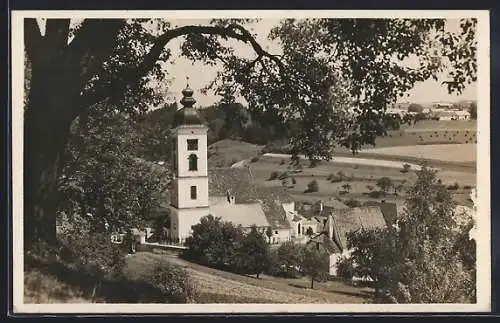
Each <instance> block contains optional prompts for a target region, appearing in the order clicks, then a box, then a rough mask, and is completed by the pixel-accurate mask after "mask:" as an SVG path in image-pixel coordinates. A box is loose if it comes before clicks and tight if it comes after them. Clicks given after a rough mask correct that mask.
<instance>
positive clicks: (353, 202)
mask: <svg viewBox="0 0 500 323" xmlns="http://www.w3.org/2000/svg"><path fill="white" fill-rule="evenodd" d="M344 204H345V205H347V206H348V207H351V208H353V207H359V206H361V202H360V201H358V200H355V199H353V198H350V199H348V200H346V201H344Z"/></svg>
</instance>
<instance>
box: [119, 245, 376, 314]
mask: <svg viewBox="0 0 500 323" xmlns="http://www.w3.org/2000/svg"><path fill="white" fill-rule="evenodd" d="M160 261H167V262H169V263H171V264H175V265H179V266H182V267H184V268H185V269H186V270H187V272H188V273H189V275H190V276H191V277H192V279H193V280H194V281H195V284H196V285H197V286H198V287H199V292H200V297H199V299H198V300H197V302H200V303H289V304H293V303H351V304H353V303H364V302H367V301H368V300H369V299H370V297H371V293H372V290H371V289H370V288H366V287H355V286H351V285H347V284H345V283H342V282H337V281H328V282H324V283H315V289H313V290H311V289H309V288H308V286H309V284H310V281H309V279H307V278H303V279H286V278H276V277H270V276H265V275H264V276H261V278H259V279H256V278H254V277H250V276H244V275H238V274H233V273H229V272H225V271H220V270H216V269H213V268H209V267H205V266H201V265H198V264H194V263H191V262H187V261H185V260H182V259H179V258H177V257H176V256H175V255H174V254H153V253H149V252H139V253H137V254H135V255H133V256H131V257H130V258H128V261H127V267H126V269H125V270H126V273H127V275H128V276H130V277H136V278H137V279H140V277H141V275H144V273H145V272H146V271H147V270H148V269H150V268H152V267H153V265H154V264H155V263H158V262H160Z"/></svg>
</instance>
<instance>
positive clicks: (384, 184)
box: [376, 176, 393, 193]
mask: <svg viewBox="0 0 500 323" xmlns="http://www.w3.org/2000/svg"><path fill="white" fill-rule="evenodd" d="M376 185H377V186H378V187H379V188H380V190H381V191H382V192H383V193H387V192H388V191H389V189H390V188H391V187H392V186H393V183H392V180H391V179H390V178H389V177H385V176H384V177H381V178H379V179H378V180H377V184H376Z"/></svg>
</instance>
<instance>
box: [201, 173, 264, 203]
mask: <svg viewBox="0 0 500 323" xmlns="http://www.w3.org/2000/svg"><path fill="white" fill-rule="evenodd" d="M228 190H229V191H230V192H231V194H234V195H235V201H236V203H247V202H252V201H254V200H255V195H256V193H255V187H254V185H253V183H252V177H251V174H250V171H249V170H248V168H247V167H242V168H213V169H210V170H209V171H208V194H209V196H226V194H227V191H228Z"/></svg>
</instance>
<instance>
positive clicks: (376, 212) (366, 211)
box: [332, 206, 386, 249]
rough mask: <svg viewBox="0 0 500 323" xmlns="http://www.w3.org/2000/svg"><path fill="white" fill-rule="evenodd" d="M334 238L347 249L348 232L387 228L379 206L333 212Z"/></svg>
mask: <svg viewBox="0 0 500 323" xmlns="http://www.w3.org/2000/svg"><path fill="white" fill-rule="evenodd" d="M332 218H333V225H334V231H335V234H334V240H336V242H337V243H338V245H339V246H340V247H341V248H342V249H347V234H348V233H349V232H353V231H357V230H361V229H379V228H385V227H386V222H385V219H384V215H383V213H382V211H381V209H380V207H377V206H363V207H355V208H351V209H345V210H337V211H336V212H333V213H332Z"/></svg>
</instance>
